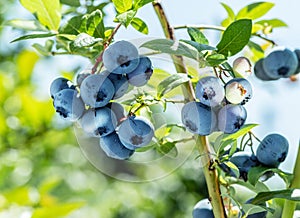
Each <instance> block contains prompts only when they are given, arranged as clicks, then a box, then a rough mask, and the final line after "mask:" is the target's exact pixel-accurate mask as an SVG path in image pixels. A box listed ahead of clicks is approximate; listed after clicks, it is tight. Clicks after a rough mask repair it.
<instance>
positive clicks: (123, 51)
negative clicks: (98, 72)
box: [103, 40, 139, 74]
mask: <svg viewBox="0 0 300 218" xmlns="http://www.w3.org/2000/svg"><path fill="white" fill-rule="evenodd" d="M103 64H104V66H105V67H106V69H107V70H108V71H110V72H114V73H116V74H126V73H130V72H132V71H133V70H134V69H135V68H136V67H137V66H138V64H139V53H138V50H137V48H136V47H135V46H134V45H133V44H132V43H130V42H128V41H124V40H122V41H118V42H115V43H113V44H111V45H110V46H109V47H107V49H105V50H104V52H103Z"/></svg>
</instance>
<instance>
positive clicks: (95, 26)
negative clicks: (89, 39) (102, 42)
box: [86, 9, 105, 38]
mask: <svg viewBox="0 0 300 218" xmlns="http://www.w3.org/2000/svg"><path fill="white" fill-rule="evenodd" d="M104 31H105V27H104V23H103V16H102V12H101V11H100V10H98V9H97V10H95V11H93V12H92V13H91V14H90V15H89V16H88V18H87V20H86V33H87V34H89V35H91V36H94V37H96V38H104V37H105V35H104Z"/></svg>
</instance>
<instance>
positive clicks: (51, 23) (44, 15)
mask: <svg viewBox="0 0 300 218" xmlns="http://www.w3.org/2000/svg"><path fill="white" fill-rule="evenodd" d="M20 2H21V4H22V5H23V6H24V7H25V8H26V9H27V10H29V11H30V12H31V13H36V14H37V17H38V20H39V21H40V22H41V24H43V25H44V26H46V27H48V28H49V29H50V30H58V27H59V24H60V20H61V14H60V2H59V0H51V1H49V0H20Z"/></svg>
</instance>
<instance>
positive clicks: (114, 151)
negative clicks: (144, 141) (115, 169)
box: [100, 132, 134, 160]
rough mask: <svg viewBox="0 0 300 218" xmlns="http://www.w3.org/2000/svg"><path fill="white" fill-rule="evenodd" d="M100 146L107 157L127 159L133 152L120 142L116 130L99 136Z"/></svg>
mask: <svg viewBox="0 0 300 218" xmlns="http://www.w3.org/2000/svg"><path fill="white" fill-rule="evenodd" d="M100 147H101V148H102V150H103V151H104V152H105V154H106V155H107V156H108V157H111V158H115V159H119V160H124V159H128V158H129V157H130V156H131V155H133V153H134V151H133V150H130V149H128V148H126V147H125V146H124V145H123V144H122V142H121V141H120V139H119V136H118V134H117V133H116V132H113V133H111V134H109V135H107V136H104V137H102V138H100Z"/></svg>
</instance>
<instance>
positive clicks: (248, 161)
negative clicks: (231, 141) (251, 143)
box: [220, 133, 289, 181]
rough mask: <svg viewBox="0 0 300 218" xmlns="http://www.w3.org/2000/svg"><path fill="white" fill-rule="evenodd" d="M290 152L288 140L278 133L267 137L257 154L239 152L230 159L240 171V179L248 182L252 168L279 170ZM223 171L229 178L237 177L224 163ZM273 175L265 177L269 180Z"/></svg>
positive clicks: (259, 146)
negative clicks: (263, 167) (261, 167)
mask: <svg viewBox="0 0 300 218" xmlns="http://www.w3.org/2000/svg"><path fill="white" fill-rule="evenodd" d="M288 150H289V143H288V141H287V139H286V138H285V137H284V136H282V135H280V134H277V133H272V134H269V135H267V136H266V137H265V138H264V139H263V140H262V141H261V142H260V143H259V145H258V147H257V150H256V154H253V153H252V152H247V151H240V150H239V149H237V151H236V152H235V153H234V154H233V155H232V156H231V157H230V159H229V161H230V162H231V163H233V164H234V165H236V166H237V168H238V169H239V174H240V178H241V179H243V180H244V181H247V180H248V172H249V170H250V169H251V168H253V167H257V166H265V167H267V168H270V169H271V168H278V167H279V165H280V164H281V163H282V162H283V161H284V160H285V159H286V156H287V153H288ZM220 167H221V169H222V170H223V171H224V172H225V173H227V174H228V175H229V176H233V177H236V175H235V174H234V173H233V171H232V170H231V169H230V168H229V167H228V166H227V165H226V164H224V163H221V164H220ZM270 176H272V173H270V174H269V173H268V174H266V175H265V176H264V179H268V178H269V177H270Z"/></svg>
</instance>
